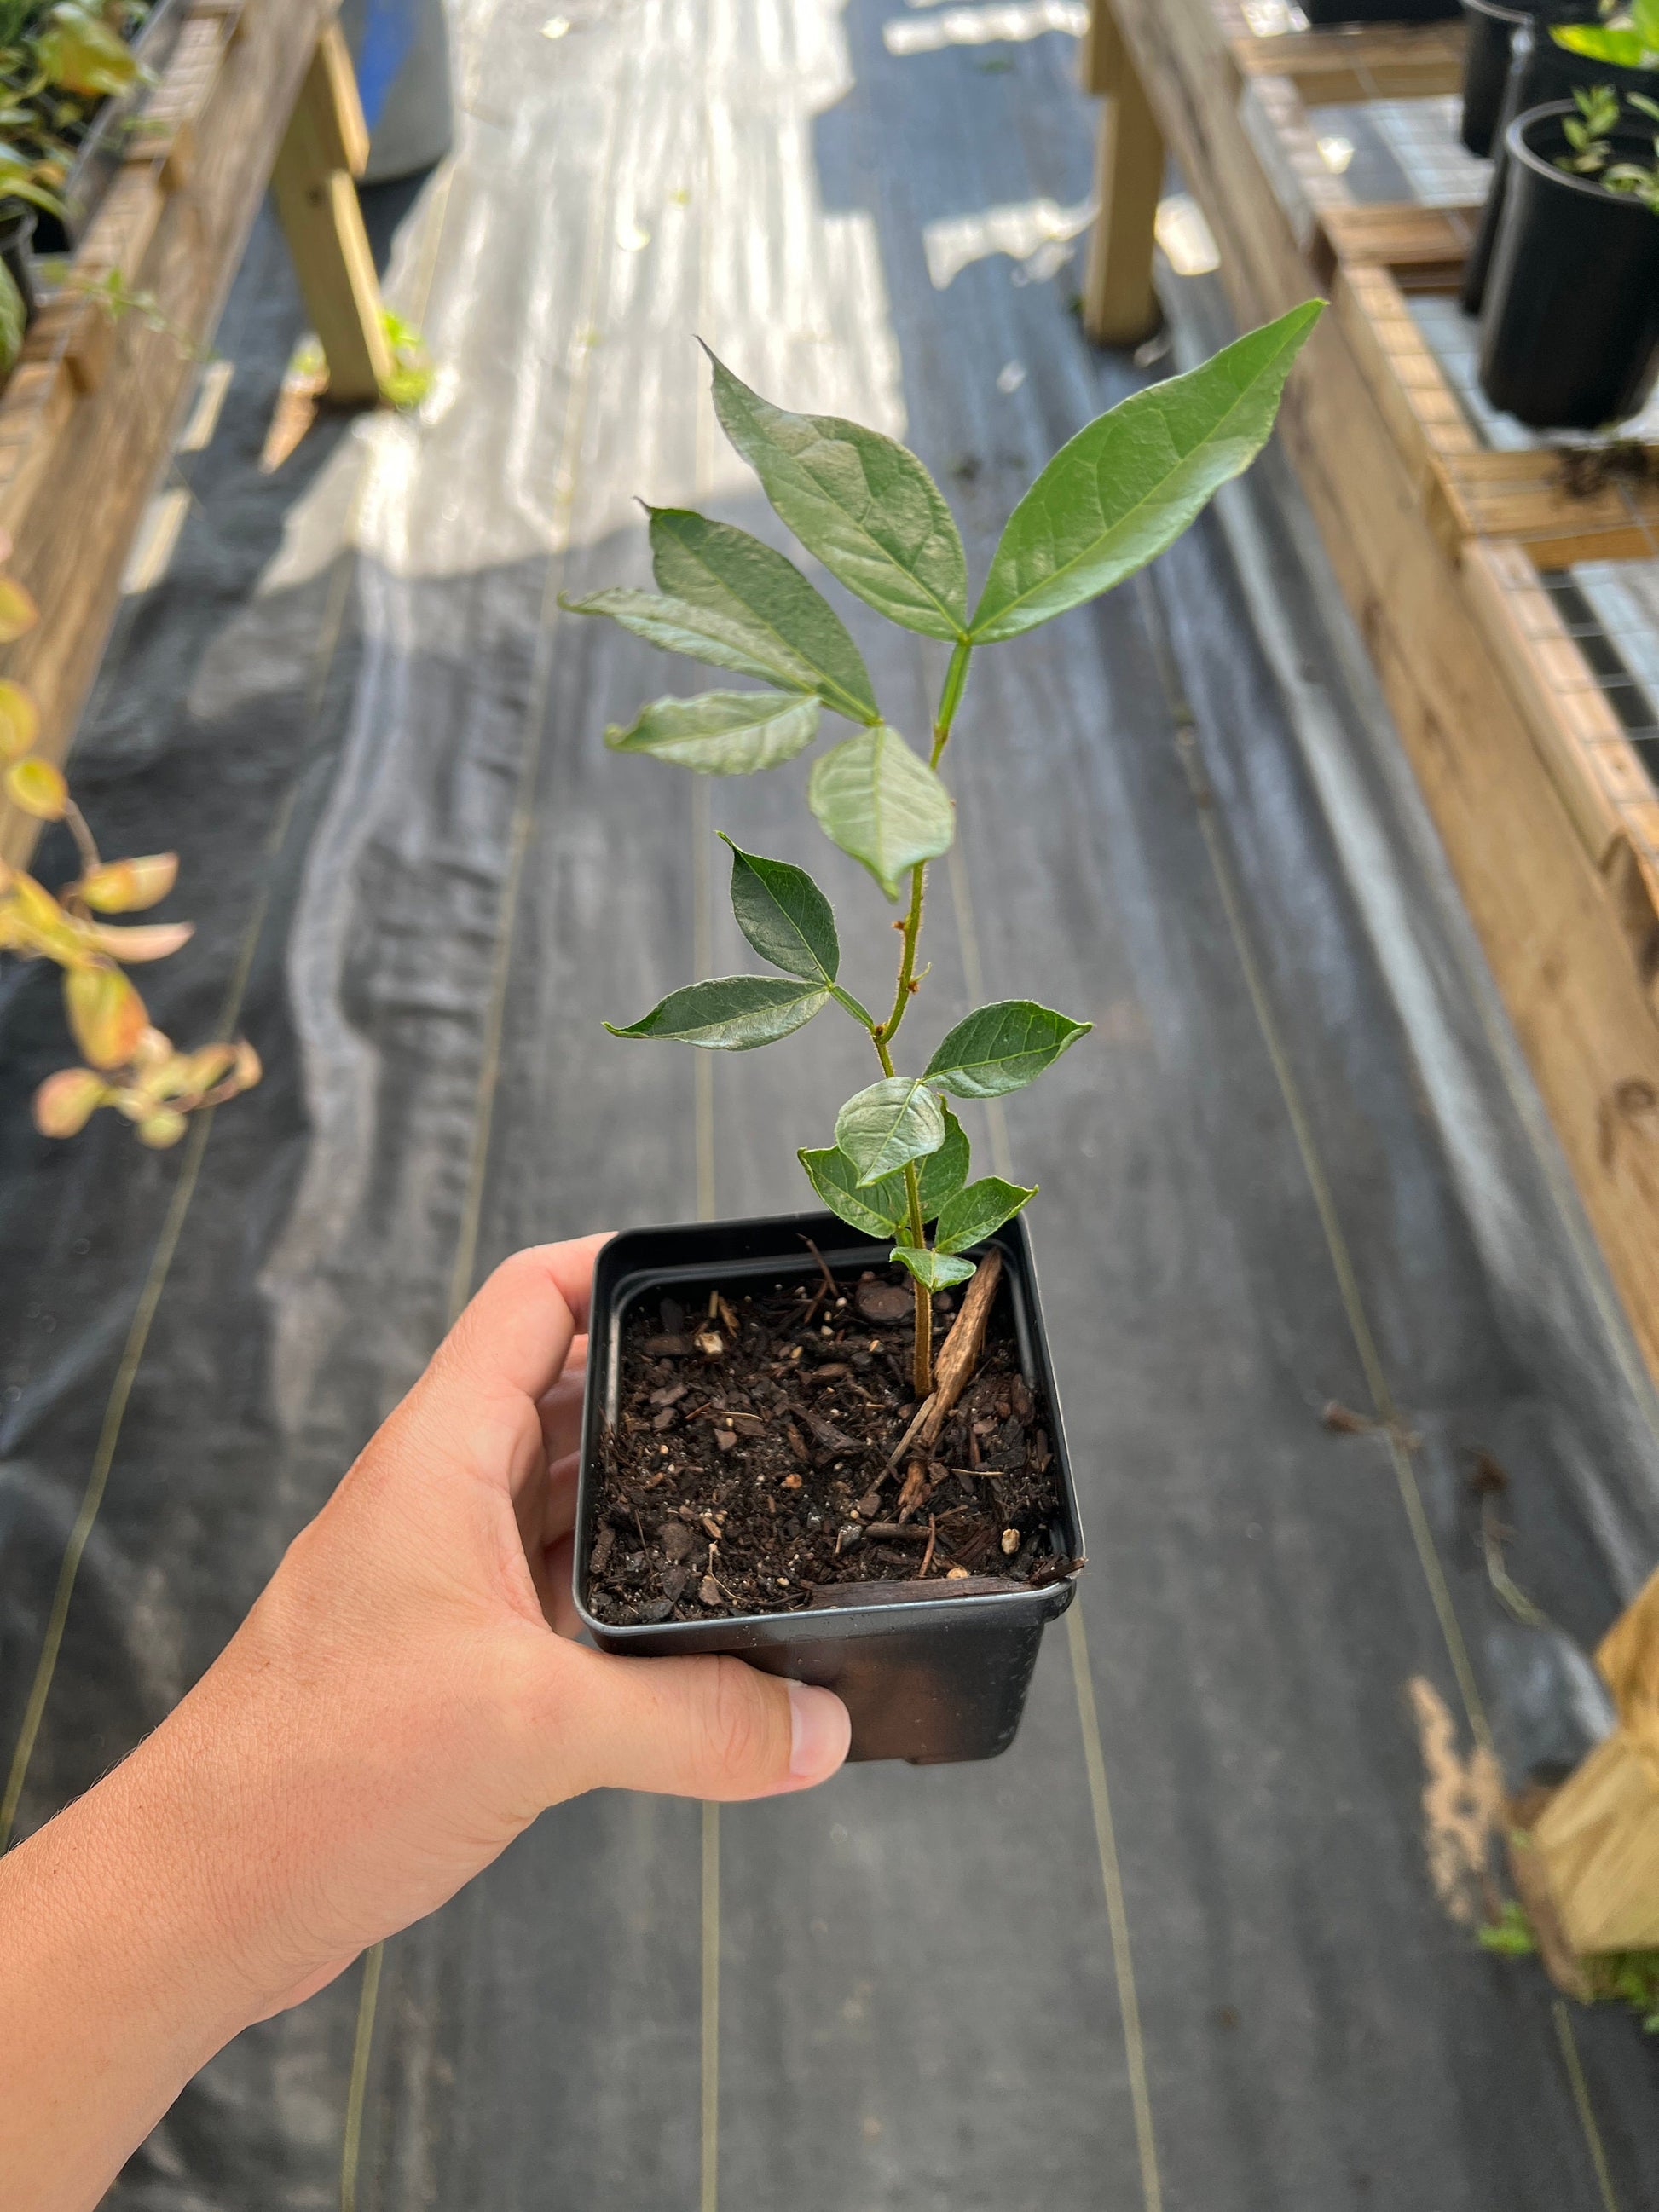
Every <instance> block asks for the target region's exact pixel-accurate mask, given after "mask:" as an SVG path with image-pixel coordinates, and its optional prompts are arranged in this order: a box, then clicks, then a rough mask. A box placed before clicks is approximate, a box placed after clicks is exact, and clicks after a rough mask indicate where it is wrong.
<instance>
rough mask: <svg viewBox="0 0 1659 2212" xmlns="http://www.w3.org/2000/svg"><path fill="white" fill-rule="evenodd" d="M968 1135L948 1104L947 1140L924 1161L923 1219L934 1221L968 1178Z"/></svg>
mask: <svg viewBox="0 0 1659 2212" xmlns="http://www.w3.org/2000/svg"><path fill="white" fill-rule="evenodd" d="M968 1160H969V1151H968V1134H967V1132H966V1130H964V1129H963V1126H962V1124H961V1122H960V1121H957V1117H956V1115H954V1114H953V1113H952V1112H951V1109H950V1108H949V1107H948V1106H947V1107H945V1142H944V1143H943V1144H942V1145H941V1146H939V1150H938V1151H937V1152H929V1153H928V1155H927V1158H926V1159H925V1160H924V1161H923V1162H922V1164H921V1218H922V1219H923V1220H924V1221H931V1220H932V1219H933V1216H934V1215H935V1214H936V1213H937V1212H939V1208H940V1206H943V1205H944V1203H945V1200H946V1199H947V1198H954V1197H955V1195H956V1194H957V1191H959V1190H960V1189H961V1188H962V1186H963V1183H965V1182H967V1180H968Z"/></svg>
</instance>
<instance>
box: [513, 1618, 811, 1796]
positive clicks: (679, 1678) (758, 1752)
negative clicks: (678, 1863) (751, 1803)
mask: <svg viewBox="0 0 1659 2212" xmlns="http://www.w3.org/2000/svg"><path fill="white" fill-rule="evenodd" d="M554 1649H555V1650H556V1651H557V1652H558V1654H559V1657H560V1661H561V1673H562V1674H565V1669H566V1668H567V1667H568V1670H569V1671H568V1674H566V1675H565V1680H563V1681H562V1684H561V1686H560V1688H561V1696H560V1705H561V1707H562V1716H561V1717H562V1727H561V1728H560V1729H559V1730H558V1735H562V1738H563V1743H562V1747H561V1749H562V1752H563V1753H565V1754H566V1755H568V1757H569V1758H570V1759H571V1760H572V1761H573V1763H574V1765H576V1766H577V1768H578V1769H579V1771H580V1779H574V1778H569V1777H567V1778H566V1780H565V1785H564V1788H563V1789H562V1790H560V1792H559V1794H560V1795H561V1796H564V1795H566V1794H568V1792H569V1790H571V1788H572V1787H573V1784H574V1788H575V1789H577V1790H592V1789H615V1790H655V1791H658V1792H660V1793H662V1794H664V1795H666V1796H672V1797H708V1798H720V1799H732V1798H741V1797H772V1796H781V1795H782V1794H783V1793H784V1792H785V1791H787V1790H810V1789H811V1787H812V1785H813V1784H815V1783H818V1782H825V1781H828V1779H829V1777H830V1776H831V1775H832V1774H833V1773H834V1772H835V1771H836V1768H837V1767H838V1766H839V1765H841V1763H842V1760H843V1759H845V1758H846V1756H847V1747H848V1741H849V1739H850V1737H851V1735H852V1723H851V1722H850V1721H849V1719H848V1714H847V1708H846V1706H845V1705H842V1701H841V1699H839V1698H838V1697H836V1695H835V1694H834V1693H833V1692H831V1691H829V1690H820V1689H815V1688H813V1687H811V1686H809V1685H808V1684H806V1683H805V1682H785V1681H781V1680H779V1679H778V1677H777V1676H776V1675H775V1674H761V1673H760V1672H759V1670H758V1669H757V1668H753V1667H749V1666H745V1665H744V1662H743V1661H742V1660H741V1659H730V1658H710V1659H618V1658H615V1657H612V1656H609V1655H607V1654H605V1653H604V1652H599V1651H592V1650H587V1649H586V1647H585V1646H583V1645H580V1644H558V1645H556V1646H555V1647H554Z"/></svg>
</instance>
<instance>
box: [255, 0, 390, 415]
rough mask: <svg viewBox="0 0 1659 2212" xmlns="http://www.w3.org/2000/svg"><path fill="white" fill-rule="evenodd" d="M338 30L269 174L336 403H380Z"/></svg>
mask: <svg viewBox="0 0 1659 2212" xmlns="http://www.w3.org/2000/svg"><path fill="white" fill-rule="evenodd" d="M349 85H350V63H349V58H347V57H345V54H344V48H343V45H342V44H341V43H340V42H339V38H338V33H337V32H336V33H333V34H332V39H331V40H327V39H325V40H324V41H323V42H322V43H321V44H320V45H319V47H318V49H317V51H316V52H315V53H314V54H313V57H312V60H311V64H310V66H309V68H308V69H307V71H306V76H305V81H304V83H303V85H302V87H301V93H300V96H299V99H298V100H296V101H295V106H294V112H293V114H292V116H291V117H290V118H289V125H288V129H287V131H286V132H285V133H284V135H283V143H282V145H281V147H280V148H279V149H278V150H277V155H276V163H275V166H274V167H273V168H272V171H271V177H270V188H271V193H272V196H273V197H274V198H275V200H276V212H277V214H278V216H280V217H281V219H282V225H283V234H284V235H285V236H286V237H287V240H288V244H289V252H290V253H292V255H293V256H294V267H295V274H296V275H297V276H298V277H299V280H300V289H301V293H302V294H303V295H304V298H305V303H306V312H307V314H308V315H309V316H310V318H311V322H312V327H313V329H314V330H315V331H316V333H317V337H318V339H319V343H321V346H322V349H323V352H324V354H325V356H326V357H327V361H328V391H329V397H330V398H331V400H333V401H335V402H337V403H338V404H344V405H347V406H374V405H375V404H378V402H379V401H380V397H381V395H382V394H383V392H385V391H386V386H387V385H388V384H389V382H390V381H391V378H392V366H393V365H392V348H391V345H390V343H388V341H387V338H386V331H385V329H384V327H383V325H382V322H381V318H380V280H379V278H378V276H376V274H375V270H374V255H373V254H372V253H371V252H370V251H369V245H368V234H367V233H366V232H365V230H364V228H363V217H362V209H361V208H360V207H359V205H358V204H357V187H356V184H355V183H354V182H353V180H352V164H353V163H354V162H356V165H357V167H359V168H361V167H362V163H363V161H364V160H365V159H366V158H367V140H366V137H364V134H363V129H362V107H361V106H359V105H358V103H357V100H356V89H355V87H353V88H352V89H351V91H350V94H349V98H347V97H346V95H345V87H346V86H349Z"/></svg>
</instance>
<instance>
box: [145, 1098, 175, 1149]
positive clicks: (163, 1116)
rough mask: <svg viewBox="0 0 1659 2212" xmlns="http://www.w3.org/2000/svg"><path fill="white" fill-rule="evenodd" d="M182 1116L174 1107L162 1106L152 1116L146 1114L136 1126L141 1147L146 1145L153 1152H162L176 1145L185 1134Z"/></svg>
mask: <svg viewBox="0 0 1659 2212" xmlns="http://www.w3.org/2000/svg"><path fill="white" fill-rule="evenodd" d="M185 1127H186V1124H185V1117H184V1115H182V1114H181V1113H179V1111H178V1109H177V1108H176V1107H173V1106H162V1107H160V1108H158V1109H157V1110H156V1111H155V1113H154V1114H147V1115H145V1116H144V1118H143V1121H141V1122H140V1123H139V1124H138V1128H137V1136H138V1141H139V1143H140V1144H141V1145H148V1146H149V1148H150V1150H151V1152H166V1151H167V1147H168V1146H170V1145H176V1144H177V1143H178V1141H179V1138H180V1137H182V1136H183V1135H184V1133H185Z"/></svg>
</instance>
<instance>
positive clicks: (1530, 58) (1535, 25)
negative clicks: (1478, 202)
mask: <svg viewBox="0 0 1659 2212" xmlns="http://www.w3.org/2000/svg"><path fill="white" fill-rule="evenodd" d="M1556 20H1557V21H1562V20H1565V19H1564V18H1562V17H1557V18H1556ZM1598 84H1610V85H1611V86H1612V87H1613V90H1614V91H1615V92H1616V93H1617V94H1619V97H1620V100H1625V99H1626V98H1627V97H1628V95H1629V94H1631V93H1632V92H1639V93H1643V94H1646V96H1647V97H1648V98H1649V99H1650V100H1651V99H1653V98H1655V97H1656V96H1659V71H1655V70H1633V69H1618V68H1615V67H1614V65H1613V64H1612V63H1610V62H1595V61H1590V60H1589V59H1588V58H1586V57H1585V56H1584V55H1583V54H1574V53H1569V52H1568V51H1567V49H1566V48H1565V46H1557V45H1556V43H1555V41H1554V40H1553V38H1551V36H1550V34H1549V27H1548V25H1547V23H1546V22H1544V21H1541V20H1538V19H1537V18H1534V17H1533V16H1531V15H1529V16H1528V20H1527V21H1525V22H1522V23H1520V24H1518V25H1517V26H1516V28H1515V30H1514V31H1513V33H1512V34H1511V38H1510V74H1509V79H1508V82H1506V83H1505V85H1504V107H1503V113H1502V116H1501V118H1500V127H1499V132H1498V137H1497V139H1496V140H1495V141H1494V143H1493V145H1492V185H1491V187H1490V189H1489V190H1488V191H1487V194H1486V206H1485V207H1484V208H1483V209H1482V210H1481V211H1480V228H1479V230H1478V231H1477V232H1476V234H1475V240H1474V245H1473V246H1471V247H1470V249H1469V257H1468V260H1467V261H1466V262H1465V263H1464V264H1463V281H1462V284H1461V286H1460V287H1459V289H1458V295H1457V296H1458V299H1459V301H1460V302H1461V303H1462V307H1463V308H1464V309H1465V311H1466V312H1467V313H1469V314H1471V315H1478V314H1479V313H1480V308H1481V305H1482V303H1483V301H1485V299H1486V277H1487V275H1488V273H1489V271H1490V270H1491V268H1492V254H1493V252H1494V251H1495V249H1496V247H1497V244H1498V228H1499V226H1500V224H1501V223H1502V222H1503V219H1504V200H1505V198H1506V197H1507V196H1508V191H1509V173H1510V170H1509V148H1508V145H1507V143H1506V136H1507V133H1508V131H1509V129H1510V125H1511V124H1513V123H1514V122H1515V120H1516V118H1517V117H1518V116H1522V115H1524V114H1526V113H1528V112H1529V111H1530V110H1531V109H1533V108H1536V107H1547V106H1553V105H1554V103H1555V102H1557V101H1558V100H1571V98H1572V95H1573V94H1574V92H1575V91H1577V90H1581V89H1582V90H1585V91H1589V90H1593V89H1594V88H1595V86H1596V85H1598Z"/></svg>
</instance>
